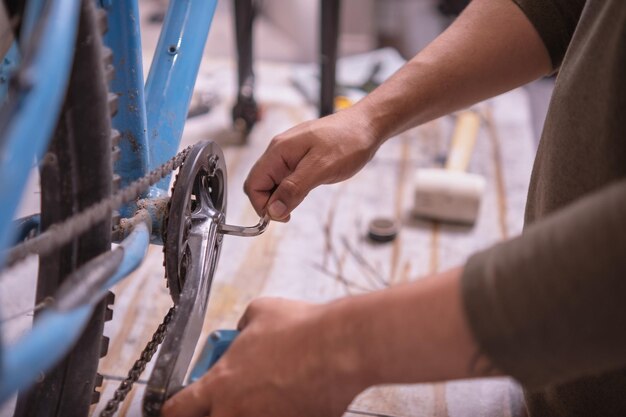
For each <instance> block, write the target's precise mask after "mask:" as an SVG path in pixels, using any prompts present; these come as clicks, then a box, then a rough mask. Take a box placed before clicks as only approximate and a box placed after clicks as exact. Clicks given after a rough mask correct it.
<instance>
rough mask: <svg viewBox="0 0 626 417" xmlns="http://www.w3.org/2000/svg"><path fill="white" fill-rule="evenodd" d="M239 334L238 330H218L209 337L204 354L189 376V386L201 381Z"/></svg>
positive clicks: (203, 349)
mask: <svg viewBox="0 0 626 417" xmlns="http://www.w3.org/2000/svg"><path fill="white" fill-rule="evenodd" d="M238 334H239V331H237V330H216V331H214V332H213V333H211V334H210V335H209V337H207V339H206V342H205V344H204V347H203V348H202V353H201V354H200V357H199V358H198V361H197V362H196V364H195V365H194V367H193V369H192V370H191V373H190V374H189V381H188V384H191V383H192V382H195V381H196V380H198V379H200V377H202V375H204V374H205V373H207V372H208V371H209V369H211V367H212V366H213V365H215V362H217V361H218V360H219V359H220V358H221V357H222V355H224V353H226V350H228V348H229V347H230V344H231V343H233V342H234V341H235V337H237V335H238Z"/></svg>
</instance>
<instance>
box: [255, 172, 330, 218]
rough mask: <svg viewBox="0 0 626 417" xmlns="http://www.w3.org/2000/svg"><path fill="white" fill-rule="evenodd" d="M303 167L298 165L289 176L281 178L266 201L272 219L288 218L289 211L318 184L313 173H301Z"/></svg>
mask: <svg viewBox="0 0 626 417" xmlns="http://www.w3.org/2000/svg"><path fill="white" fill-rule="evenodd" d="M304 171H306V170H305V169H304V168H302V167H300V166H298V168H296V170H295V171H294V172H293V173H292V174H291V175H289V176H287V177H285V178H283V179H282V181H281V182H280V184H278V186H277V187H276V189H275V190H274V192H273V193H272V195H271V197H270V199H269V200H268V202H267V206H266V207H267V212H268V214H269V215H270V217H271V218H272V220H278V221H285V220H288V218H289V215H290V213H291V212H292V211H293V210H294V209H295V208H296V207H297V206H298V205H299V204H300V203H301V202H302V200H304V197H306V196H307V194H309V192H310V191H311V190H312V189H313V188H314V187H315V186H317V185H318V184H317V183H316V181H315V179H314V178H313V175H310V174H308V175H303V173H304Z"/></svg>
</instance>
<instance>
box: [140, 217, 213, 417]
mask: <svg viewBox="0 0 626 417" xmlns="http://www.w3.org/2000/svg"><path fill="white" fill-rule="evenodd" d="M205 207H206V206H205ZM222 219H223V215H222V213H219V212H217V211H212V212H210V211H209V210H207V212H202V213H194V214H193V215H192V226H191V230H190V233H189V236H188V239H187V246H186V248H185V254H186V255H185V256H186V259H184V260H183V262H182V265H181V269H184V270H185V271H184V273H185V276H186V279H185V285H184V288H183V291H182V293H181V295H180V300H179V302H178V305H177V306H176V310H175V313H174V317H173V319H172V322H171V323H170V327H169V329H168V332H167V336H166V337H165V339H164V340H163V344H162V345H161V352H160V354H159V357H158V359H157V361H156V364H155V367H154V370H153V371H152V374H151V376H150V379H149V380H148V385H147V387H146V392H145V394H144V399H143V414H144V416H159V415H160V413H161V406H162V405H163V403H164V402H165V401H166V400H167V399H168V398H169V397H170V396H172V395H173V394H175V393H176V392H177V391H179V390H180V389H181V388H182V387H183V384H184V379H185V375H186V374H187V370H188V369H189V364H190V363H191V359H192V356H193V352H194V350H195V348H196V344H197V342H198V339H199V337H200V333H201V331H202V324H203V322H204V317H205V314H206V309H207V303H208V296H209V292H210V287H211V281H212V280H213V274H214V272H215V268H216V266H217V259H218V257H219V248H220V244H219V243H220V241H221V239H222V236H221V235H220V234H219V233H218V227H219V226H218V225H219V224H220V223H221V221H222Z"/></svg>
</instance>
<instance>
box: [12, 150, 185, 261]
mask: <svg viewBox="0 0 626 417" xmlns="http://www.w3.org/2000/svg"><path fill="white" fill-rule="evenodd" d="M190 150H191V146H188V147H187V148H185V149H183V150H182V151H180V152H179V153H178V154H176V155H175V156H174V157H173V158H171V159H170V160H169V161H167V162H165V163H164V164H163V165H161V166H159V167H158V168H155V169H154V170H152V171H150V172H149V173H148V174H146V175H145V176H143V177H141V178H139V179H137V180H135V181H133V182H132V183H130V184H129V185H128V186H127V187H125V188H123V189H122V190H119V191H117V192H116V193H114V194H113V195H111V196H110V197H108V198H105V199H103V200H101V201H99V202H98V203H96V204H94V205H92V206H90V207H88V208H87V209H85V210H83V211H81V212H80V213H77V214H75V215H73V216H72V217H69V218H67V219H65V220H64V221H62V222H59V223H55V224H53V225H51V226H50V227H48V229H47V230H46V231H45V232H43V233H41V234H39V235H38V236H36V237H33V238H31V239H28V240H26V241H24V242H23V243H20V244H19V245H16V246H14V247H13V248H11V249H10V250H9V251H8V252H7V255H6V261H5V266H6V267H7V268H9V267H12V266H14V265H15V264H17V263H19V262H21V261H23V260H24V259H26V258H27V257H28V256H30V255H35V254H38V255H47V254H50V253H51V252H53V251H55V250H57V249H59V248H60V247H61V246H63V245H65V244H67V243H69V242H70V241H71V240H72V239H74V238H76V237H77V236H79V235H80V234H82V233H84V232H86V231H87V230H89V229H90V228H91V227H93V226H95V225H96V224H97V223H99V222H101V221H103V220H105V219H106V218H107V217H108V216H110V215H111V214H110V213H111V212H112V211H113V210H116V209H118V208H120V207H121V206H122V205H123V204H126V203H130V202H131V201H133V200H135V199H137V198H139V196H141V194H143V193H144V192H146V191H147V190H148V188H149V187H150V186H151V185H154V184H156V183H157V182H159V181H160V180H161V179H163V178H165V177H166V176H167V175H169V174H170V173H171V172H172V171H174V170H176V169H177V168H179V167H180V166H181V165H182V164H183V162H185V159H186V158H187V155H188V154H189V152H190Z"/></svg>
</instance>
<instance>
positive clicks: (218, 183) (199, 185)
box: [163, 141, 227, 304]
mask: <svg viewBox="0 0 626 417" xmlns="http://www.w3.org/2000/svg"><path fill="white" fill-rule="evenodd" d="M226 178H227V177H226V164H225V162H224V154H223V153H222V150H221V149H220V147H219V146H218V145H217V144H216V143H214V142H209V141H207V142H200V143H198V144H196V145H195V146H194V147H193V148H192V150H191V151H190V153H189V155H188V156H187V159H186V161H185V163H184V164H183V166H182V168H181V169H180V172H179V173H178V175H177V176H176V181H175V182H174V186H173V188H172V197H171V198H170V202H169V204H168V212H167V213H166V215H165V221H164V227H163V232H164V234H163V250H164V252H165V256H164V262H165V276H166V279H167V284H168V287H169V290H170V295H171V296H172V299H173V300H174V303H175V304H176V303H178V300H179V298H180V294H181V292H182V290H183V286H184V284H185V273H186V269H187V266H186V260H187V259H188V256H187V254H186V248H187V244H186V243H187V237H188V234H189V230H190V228H191V221H192V219H191V217H192V213H194V212H196V211H198V209H199V208H200V207H199V205H201V204H206V203H203V201H205V200H203V199H202V198H200V193H206V194H207V195H208V197H209V200H210V202H209V204H212V205H213V208H215V209H216V210H217V211H218V212H221V213H222V219H224V218H225V217H226ZM220 248H221V236H219V241H218V248H217V250H216V253H215V257H216V258H219V254H220ZM215 261H216V262H217V259H216V260H215Z"/></svg>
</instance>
